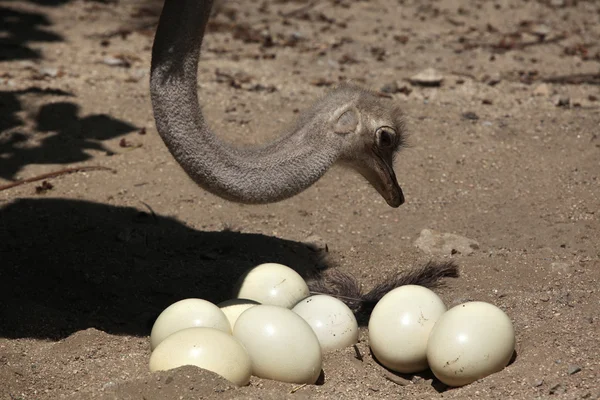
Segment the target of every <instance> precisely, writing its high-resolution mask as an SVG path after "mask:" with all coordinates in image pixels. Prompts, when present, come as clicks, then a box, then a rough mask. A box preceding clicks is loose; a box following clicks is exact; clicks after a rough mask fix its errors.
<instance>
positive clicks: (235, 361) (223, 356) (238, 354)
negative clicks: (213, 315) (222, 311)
mask: <svg viewBox="0 0 600 400" xmlns="http://www.w3.org/2000/svg"><path fill="white" fill-rule="evenodd" d="M183 365H195V366H197V367H200V368H204V369H206V370H209V371H212V372H214V373H216V374H219V375H221V376H222V377H223V378H225V379H227V380H229V381H230V382H233V383H234V384H236V385H238V386H244V385H246V384H248V382H249V381H250V376H251V371H252V363H251V361H250V357H249V356H248V353H247V352H246V349H244V346H243V345H242V344H241V343H240V341H239V340H237V339H236V338H234V337H233V336H231V335H229V334H227V333H225V332H223V331H220V330H218V329H214V328H187V329H183V330H180V331H177V332H175V333H174V334H172V335H170V336H169V337H167V338H166V339H165V340H163V341H162V342H161V343H160V344H159V345H158V346H157V347H156V349H154V351H153V352H152V355H151V356H150V371H153V372H154V371H165V370H169V369H173V368H177V367H181V366H183Z"/></svg>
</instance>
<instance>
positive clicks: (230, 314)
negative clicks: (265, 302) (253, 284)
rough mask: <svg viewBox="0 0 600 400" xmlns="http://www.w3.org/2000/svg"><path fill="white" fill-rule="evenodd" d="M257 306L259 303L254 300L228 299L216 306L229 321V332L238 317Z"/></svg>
mask: <svg viewBox="0 0 600 400" xmlns="http://www.w3.org/2000/svg"><path fill="white" fill-rule="evenodd" d="M258 304H260V303H259V302H258V301H254V300H248V299H230V300H226V301H223V302H221V303H219V304H217V306H218V307H219V308H220V309H221V311H223V313H224V314H225V316H226V317H227V319H228V320H229V324H230V325H231V330H232V331H233V327H234V325H235V322H236V321H237V319H238V318H239V316H240V315H242V313H243V312H244V311H246V310H247V309H249V308H250V307H254V306H256V305H258Z"/></svg>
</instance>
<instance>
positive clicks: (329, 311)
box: [292, 294, 358, 352]
mask: <svg viewBox="0 0 600 400" xmlns="http://www.w3.org/2000/svg"><path fill="white" fill-rule="evenodd" d="M292 311H294V312H295V313H296V314H298V315H299V316H301V317H302V318H303V319H304V320H305V321H306V322H308V324H309V325H310V326H311V328H312V329H313V331H314V332H315V334H316V335H317V338H318V339H319V343H321V349H322V350H323V351H324V352H327V351H332V350H337V349H343V348H345V347H348V346H352V345H353V344H355V343H356V342H358V323H357V322H356V317H355V316H354V313H353V312H352V310H350V308H348V306H347V305H346V304H344V303H343V302H342V301H340V300H338V299H336V298H335V297H331V296H326V295H322V294H320V295H316V296H310V297H307V298H306V299H304V300H301V301H300V302H299V303H298V304H296V305H295V306H294V308H292Z"/></svg>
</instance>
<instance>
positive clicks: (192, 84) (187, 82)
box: [150, 0, 339, 204]
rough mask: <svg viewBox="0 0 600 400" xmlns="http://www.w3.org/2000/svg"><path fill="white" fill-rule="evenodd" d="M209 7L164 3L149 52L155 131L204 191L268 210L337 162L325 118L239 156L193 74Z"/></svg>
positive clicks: (202, 0) (188, 1) (197, 2)
mask: <svg viewBox="0 0 600 400" xmlns="http://www.w3.org/2000/svg"><path fill="white" fill-rule="evenodd" d="M211 6H212V1H211V0H209V1H207V0H165V4H164V7H163V11H162V14H161V17H160V21H159V24H158V28H157V31H156V37H155V39H154V46H153V49H152V69H151V78H150V92H151V98H152V106H153V109H154V117H155V120H156V127H157V129H158V132H159V134H160V135H161V137H162V139H163V141H164V142H165V144H166V145H167V147H168V149H169V151H170V152H171V154H172V155H173V156H174V157H175V159H176V160H177V162H178V163H179V164H180V165H181V166H182V167H183V169H184V170H185V171H186V172H187V174H188V175H189V176H190V177H191V178H192V179H193V180H194V181H195V182H196V183H197V184H198V185H200V186H201V187H203V188H204V189H206V190H208V191H210V192H212V193H214V194H216V195H218V196H220V197H223V198H225V199H228V200H231V201H236V202H240V203H254V204H257V203H270V202H275V201H279V200H282V199H285V198H288V197H291V196H293V195H295V194H297V193H299V192H301V191H302V190H304V189H306V188H307V187H309V186H310V185H312V184H313V183H315V182H316V181H317V180H318V179H319V178H320V177H321V176H322V175H323V174H324V173H325V172H326V171H327V169H328V168H329V167H330V166H331V165H332V164H333V163H334V162H335V161H336V160H337V158H338V157H339V150H338V149H337V148H336V146H334V144H333V143H329V142H328V141H327V135H326V134H325V132H324V129H325V128H324V127H325V126H326V124H325V122H326V121H325V118H327V116H324V115H320V114H319V113H313V114H312V115H311V117H310V118H308V119H305V120H304V124H303V125H302V126H298V127H297V128H295V130H293V131H291V132H290V133H288V134H287V135H285V136H282V137H281V138H280V139H278V140H276V141H275V142H273V143H270V144H268V145H266V146H264V147H261V148H258V149H253V150H251V149H237V148H234V147H231V146H228V145H226V144H225V143H223V142H222V141H221V140H219V138H217V137H216V136H215V135H214V134H213V133H212V132H211V130H210V129H209V127H208V125H207V123H206V121H205V119H204V116H203V115H202V112H201V109H200V104H199V101H198V91H197V68H198V59H199V56H200V47H201V45H202V38H203V36H204V33H205V29H206V25H207V23H208V18H209V14H210V9H211Z"/></svg>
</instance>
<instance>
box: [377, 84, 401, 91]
mask: <svg viewBox="0 0 600 400" xmlns="http://www.w3.org/2000/svg"><path fill="white" fill-rule="evenodd" d="M380 90H381V91H382V92H383V93H398V91H399V90H400V88H399V87H398V84H397V83H396V82H390V83H386V84H385V85H383V86H382V87H381V89H380Z"/></svg>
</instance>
